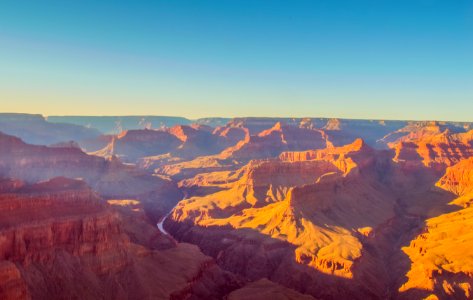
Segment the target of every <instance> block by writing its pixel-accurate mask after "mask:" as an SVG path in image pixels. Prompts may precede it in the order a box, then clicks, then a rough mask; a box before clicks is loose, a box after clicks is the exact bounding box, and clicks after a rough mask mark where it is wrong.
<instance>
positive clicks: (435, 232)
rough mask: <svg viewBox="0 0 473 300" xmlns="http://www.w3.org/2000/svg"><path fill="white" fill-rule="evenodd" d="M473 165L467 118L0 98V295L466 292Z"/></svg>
mask: <svg viewBox="0 0 473 300" xmlns="http://www.w3.org/2000/svg"><path fill="white" fill-rule="evenodd" d="M120 120H121V121H120ZM85 125H89V126H85ZM472 170H473V123H467V122H436V121H387V120H385V121H383V120H348V119H329V118H233V119H225V118H205V119H198V120H189V119H185V118H179V117H167V118H166V117H151V116H148V117H120V118H119V117H103V119H101V117H90V118H89V117H54V116H52V117H48V118H44V117H42V116H39V115H26V114H0V299H267V298H268V297H274V298H275V299H471V298H472V297H473V255H472V254H473V252H472V250H471V248H472V247H473V235H472V234H471V232H472V230H473V209H472V207H473V206H472V203H473V202H472V201H473V171H472Z"/></svg>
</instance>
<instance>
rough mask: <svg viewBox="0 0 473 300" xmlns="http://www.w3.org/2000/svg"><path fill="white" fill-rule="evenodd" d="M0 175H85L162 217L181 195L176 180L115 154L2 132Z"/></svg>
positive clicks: (106, 191) (108, 192)
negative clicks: (89, 151) (38, 143)
mask: <svg viewBox="0 0 473 300" xmlns="http://www.w3.org/2000/svg"><path fill="white" fill-rule="evenodd" d="M0 176H3V177H10V178H18V179H22V180H25V181H27V182H36V181H40V180H47V179H50V178H53V177H56V176H65V177H69V178H82V179H84V180H85V181H86V182H87V183H88V184H89V185H90V186H91V187H92V188H94V189H95V190H96V191H98V192H99V194H100V195H102V196H104V197H108V198H116V197H128V198H130V197H131V198H138V199H140V200H143V201H146V202H147V210H149V213H150V215H151V216H152V217H153V218H155V219H158V218H159V217H160V215H162V214H163V213H165V212H166V211H167V210H168V209H170V208H171V207H172V206H173V205H174V204H175V203H176V202H177V200H178V199H180V198H181V196H180V193H179V191H178V190H177V188H176V187H175V185H174V184H173V183H171V182H170V181H168V180H164V179H162V178H159V177H156V176H151V175H148V174H146V173H145V172H143V171H141V170H138V169H137V168H135V167H134V166H130V165H124V164H122V163H121V162H120V161H119V160H118V159H116V158H115V157H112V158H111V159H104V158H102V157H97V156H93V155H87V154H86V153H84V152H82V151H81V150H80V149H78V148H74V147H46V146H36V145H30V144H26V143H24V142H23V141H21V140H20V139H18V138H16V137H13V136H9V135H5V134H2V133H0Z"/></svg>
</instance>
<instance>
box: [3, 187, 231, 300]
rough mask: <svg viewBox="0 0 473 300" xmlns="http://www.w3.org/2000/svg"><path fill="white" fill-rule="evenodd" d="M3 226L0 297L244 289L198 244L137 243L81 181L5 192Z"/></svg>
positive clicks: (206, 295) (205, 294)
mask: <svg viewBox="0 0 473 300" xmlns="http://www.w3.org/2000/svg"><path fill="white" fill-rule="evenodd" d="M0 220H1V221H0V279H1V280H0V295H1V296H2V299H6V300H9V299H29V298H31V299H63V298H72V299H79V298H80V299H183V298H186V297H189V296H192V297H194V298H195V299H219V298H221V297H222V296H223V295H225V294H227V293H228V292H229V291H231V290H232V289H235V288H236V287H238V286H239V284H238V282H237V281H236V280H235V279H234V277H233V276H232V275H231V274H228V273H226V272H224V271H222V270H221V269H220V268H218V267H217V266H216V265H215V263H214V262H213V260H212V259H211V258H209V257H207V256H205V255H203V254H202V253H201V252H200V251H199V250H198V248H197V247H195V246H191V245H185V244H177V245H175V246H172V247H168V248H166V249H164V250H151V249H149V248H146V247H144V246H143V245H141V244H135V243H133V242H131V241H130V239H129V237H128V235H127V234H126V231H124V230H123V228H122V227H123V225H122V222H123V219H122V218H121V216H120V215H119V214H118V213H117V212H115V211H114V210H112V209H111V208H110V207H108V205H106V204H105V203H104V202H102V201H101V199H100V198H98V197H97V195H96V194H95V193H94V192H93V191H92V190H91V189H90V188H88V187H87V186H86V185H85V183H84V182H82V181H77V180H71V179H67V178H55V179H52V180H51V181H47V182H42V183H39V184H33V185H25V186H22V187H17V188H15V189H11V190H10V191H9V192H8V193H2V194H0ZM128 221H129V220H128ZM131 222H133V221H131ZM155 231H156V232H155V233H154V234H155V235H156V234H158V232H157V230H155ZM180 296H183V297H182V298H181V297H180Z"/></svg>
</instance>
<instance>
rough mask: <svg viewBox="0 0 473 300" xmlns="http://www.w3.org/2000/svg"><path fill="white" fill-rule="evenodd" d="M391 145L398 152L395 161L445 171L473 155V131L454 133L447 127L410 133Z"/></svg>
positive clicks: (415, 166)
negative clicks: (420, 132) (426, 131)
mask: <svg viewBox="0 0 473 300" xmlns="http://www.w3.org/2000/svg"><path fill="white" fill-rule="evenodd" d="M389 145H390V147H391V148H392V149H394V151H395V153H396V155H395V157H394V160H395V161H397V162H399V163H401V164H404V165H407V166H409V167H410V168H419V167H421V166H425V167H428V168H432V169H435V170H437V171H439V172H443V171H444V170H445V168H446V167H449V166H452V165H454V164H456V163H457V162H459V161H460V160H462V159H465V158H469V157H471V156H473V147H472V145H473V131H469V132H465V133H452V132H451V131H450V130H448V129H446V130H445V131H443V132H441V133H438V134H420V135H414V136H410V135H409V136H408V138H406V139H401V140H400V141H399V142H395V143H391V144H389Z"/></svg>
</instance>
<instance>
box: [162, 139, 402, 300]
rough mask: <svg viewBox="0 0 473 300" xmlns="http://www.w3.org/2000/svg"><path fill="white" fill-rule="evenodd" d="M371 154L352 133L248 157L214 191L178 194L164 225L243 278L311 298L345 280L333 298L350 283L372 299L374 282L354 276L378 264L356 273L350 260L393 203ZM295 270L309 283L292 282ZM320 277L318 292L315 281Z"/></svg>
mask: <svg viewBox="0 0 473 300" xmlns="http://www.w3.org/2000/svg"><path fill="white" fill-rule="evenodd" d="M294 157H299V158H301V157H303V159H297V160H295V159H294ZM377 159H378V157H377V155H376V153H375V151H374V150H373V149H371V148H370V147H369V146H367V145H366V144H365V143H364V142H363V141H362V140H357V141H355V142H354V143H353V144H351V145H347V146H345V147H342V148H335V147H331V148H327V149H323V150H313V151H311V152H310V154H304V155H302V154H300V153H299V154H296V155H293V154H292V153H291V154H289V153H283V154H281V159H274V160H267V161H252V162H250V163H249V164H248V165H247V166H245V167H244V168H243V169H241V170H240V171H239V172H237V173H238V176H237V178H236V179H235V180H234V181H233V182H231V183H225V184H222V190H221V191H219V192H216V193H211V194H208V195H205V196H199V197H191V198H189V199H186V200H183V201H181V202H180V203H179V204H178V206H177V207H176V208H175V210H174V212H173V214H172V217H171V219H170V221H169V227H170V228H171V230H172V232H173V233H174V234H175V236H177V237H178V238H180V239H182V240H184V241H188V242H192V243H197V244H198V245H199V246H200V247H201V248H202V249H203V250H204V252H206V253H208V254H211V255H214V256H215V257H216V258H217V260H218V262H219V263H220V264H221V265H222V266H224V268H228V269H230V270H232V271H234V272H237V273H240V274H244V275H245V276H247V277H249V278H252V279H257V278H260V277H269V278H270V279H272V280H275V281H277V282H281V283H285V284H286V285H288V284H289V286H291V287H293V288H296V289H298V290H300V291H302V292H306V293H309V294H312V295H314V296H316V297H321V296H327V295H329V294H332V295H335V294H337V293H338V292H337V291H336V290H334V289H333V287H334V286H344V292H341V291H339V292H340V294H337V295H338V296H340V297H341V296H344V295H345V296H347V295H348V294H350V293H355V291H354V290H351V289H352V288H354V287H356V288H357V289H358V292H357V293H358V294H357V296H358V297H360V298H361V297H372V298H375V297H378V296H381V295H382V293H383V292H384V291H383V290H382V287H380V286H377V284H373V285H371V284H367V285H364V284H363V280H361V279H360V278H359V276H360V277H363V278H368V279H371V280H373V281H376V278H377V277H379V276H385V275H384V274H383V272H382V270H381V269H380V268H377V267H373V268H372V269H370V270H363V273H362V274H358V273H357V272H358V271H357V267H356V263H357V261H359V260H360V259H361V258H362V255H363V251H364V249H363V240H364V239H365V238H367V237H369V235H370V234H371V232H372V231H373V229H374V228H376V227H378V226H380V225H381V224H383V223H385V222H387V221H388V220H389V219H391V218H393V217H394V215H395V212H394V204H395V201H396V199H395V197H394V195H393V194H392V192H391V190H390V189H389V187H388V186H383V185H379V184H378V183H377V181H376V180H377V175H376V172H377ZM380 159H381V158H380ZM386 161H387V163H389V161H388V160H386ZM221 175H223V176H225V175H227V174H221ZM212 180H213V182H218V181H217V180H216V178H212ZM207 182H208V181H207ZM220 182H224V181H223V178H222V179H220ZM193 184H196V183H195V182H194V183H193ZM364 255H365V256H366V257H370V256H371V255H373V254H371V253H369V252H367V253H365V254H364ZM376 259H378V258H376V257H373V258H372V260H373V261H376ZM369 263H371V264H375V262H371V261H370V262H369ZM288 270H290V271H288ZM303 274H305V275H303ZM302 276H306V280H307V282H310V284H307V285H305V286H303V285H302V284H301V282H298V280H295V278H301V277H302ZM324 284H325V285H326V288H325V289H324V290H323V291H322V290H321V289H319V288H318V287H320V286H321V285H324ZM331 286H332V288H331Z"/></svg>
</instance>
